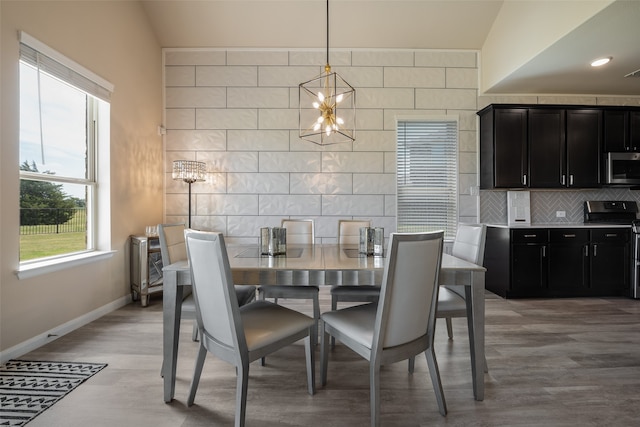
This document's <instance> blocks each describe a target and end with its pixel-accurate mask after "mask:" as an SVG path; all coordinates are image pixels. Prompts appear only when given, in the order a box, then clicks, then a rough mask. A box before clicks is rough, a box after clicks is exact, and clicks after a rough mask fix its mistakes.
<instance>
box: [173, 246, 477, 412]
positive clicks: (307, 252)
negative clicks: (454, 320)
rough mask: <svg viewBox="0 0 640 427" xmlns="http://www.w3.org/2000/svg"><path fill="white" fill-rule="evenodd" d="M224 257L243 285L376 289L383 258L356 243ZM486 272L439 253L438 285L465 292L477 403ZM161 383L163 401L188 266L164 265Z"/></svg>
mask: <svg viewBox="0 0 640 427" xmlns="http://www.w3.org/2000/svg"><path fill="white" fill-rule="evenodd" d="M227 255H228V258H229V265H230V267H231V273H232V275H233V280H234V283H235V284H242V285H262V286H266V285H276V284H277V285H318V286H334V285H376V286H380V285H381V283H382V277H383V273H384V265H385V259H386V258H385V257H384V255H383V256H367V255H365V254H361V253H360V252H359V249H358V245H338V244H313V245H287V250H286V254H284V255H278V256H269V255H263V254H262V253H261V251H260V247H259V246H258V245H257V244H256V245H250V244H228V245H227ZM485 271H486V270H485V268H484V267H482V266H480V265H476V264H473V263H471V262H468V261H465V260H463V259H460V258H456V257H454V256H452V255H449V254H446V253H443V255H442V263H441V267H440V275H439V283H440V285H462V286H464V289H465V299H466V304H467V318H468V319H470V320H471V321H470V322H468V323H469V327H470V328H471V329H472V330H470V331H469V340H470V343H469V344H470V345H469V347H470V351H471V371H472V378H473V395H474V398H475V400H479V401H481V400H483V399H484V367H485V350H484V328H485V326H484V325H485V319H484V318H485V303H484V297H485V296H484V293H485V286H484V280H485ZM163 274H164V278H163V279H164V283H163V301H162V307H163V308H162V312H163V315H162V316H163V362H164V363H163V366H164V368H163V372H162V375H163V381H164V401H165V402H167V403H168V402H171V401H172V400H173V397H174V393H175V382H176V364H177V359H178V343H179V339H178V338H179V335H180V320H181V301H182V299H183V289H184V285H187V284H190V283H191V278H190V271H189V264H188V262H187V261H179V262H176V263H174V264H170V265H167V266H164V267H163Z"/></svg>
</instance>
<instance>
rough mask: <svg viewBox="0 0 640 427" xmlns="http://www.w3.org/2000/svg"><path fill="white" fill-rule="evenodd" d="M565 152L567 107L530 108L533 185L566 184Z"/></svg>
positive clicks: (554, 186)
mask: <svg viewBox="0 0 640 427" xmlns="http://www.w3.org/2000/svg"><path fill="white" fill-rule="evenodd" d="M565 153H566V150H565V111H564V110H561V109H535V108H532V109H530V110H529V177H530V179H529V187H531V188H558V187H564V186H565V185H566V171H565V168H566V167H565V165H566V163H565V162H566V160H565ZM563 177H564V178H563Z"/></svg>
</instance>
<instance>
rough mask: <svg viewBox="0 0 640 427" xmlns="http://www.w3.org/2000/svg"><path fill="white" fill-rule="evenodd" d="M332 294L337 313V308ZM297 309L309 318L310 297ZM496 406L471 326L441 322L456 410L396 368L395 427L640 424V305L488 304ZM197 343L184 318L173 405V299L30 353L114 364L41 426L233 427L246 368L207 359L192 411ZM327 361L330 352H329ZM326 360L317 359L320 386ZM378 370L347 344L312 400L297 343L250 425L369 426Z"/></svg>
mask: <svg viewBox="0 0 640 427" xmlns="http://www.w3.org/2000/svg"><path fill="white" fill-rule="evenodd" d="M328 302H329V300H328V295H327V292H326V289H324V288H323V289H322V292H321V304H322V308H323V311H324V310H326V309H328V306H329V303H328ZM284 304H285V305H289V306H290V307H293V308H296V309H300V310H301V311H309V310H308V308H307V307H306V305H304V303H301V302H294V301H285V302H284ZM486 322H487V326H486V349H487V360H488V364H489V373H488V374H485V384H486V391H485V399H484V401H482V402H477V401H475V400H474V399H473V392H472V388H471V366H470V362H469V342H468V338H467V328H466V320H465V319H454V340H453V341H450V340H448V338H447V335H446V329H445V325H444V322H443V321H439V322H438V325H437V328H436V329H437V337H436V346H435V348H436V355H437V360H438V363H439V365H440V373H441V375H442V381H443V386H444V392H445V396H446V400H447V405H448V409H449V413H448V415H447V416H446V417H442V416H441V415H440V414H439V413H438V409H437V405H436V402H435V398H434V393H433V389H432V387H431V381H430V380H429V375H428V370H427V364H426V361H425V359H424V358H419V359H417V360H416V371H415V373H414V374H413V375H409V374H408V372H407V364H406V363H405V362H403V363H397V364H394V365H390V366H386V367H384V368H383V371H382V376H381V378H382V393H381V399H382V403H381V415H382V425H383V426H427V425H428V426H443V425H447V426H572V427H573V426H637V425H640V300H632V299H627V298H610V299H608V298H589V299H586V298H585V299H554V300H544V299H526V300H504V299H502V298H498V297H496V296H495V295H493V294H487V299H486ZM196 348H197V344H196V343H194V342H192V341H191V323H190V322H189V321H183V326H182V328H181V338H180V353H179V359H178V374H177V377H178V378H177V383H176V398H175V400H174V401H173V402H171V403H170V404H166V403H164V402H163V398H162V396H163V393H162V378H161V377H160V366H161V363H162V357H161V352H162V299H161V296H154V297H153V298H152V300H151V303H150V305H149V306H148V307H146V308H142V307H140V305H139V303H133V304H130V305H128V306H126V307H124V308H122V309H119V310H117V311H115V312H113V313H111V314H109V315H107V316H104V317H103V318H101V319H99V320H97V321H95V322H92V323H91V324H89V325H87V326H85V327H83V328H81V329H79V330H77V331H74V332H73V333H70V334H68V335H66V336H64V337H61V338H59V339H57V340H56V341H54V342H52V343H49V344H48V345H46V346H43V347H41V348H40V349H38V350H36V351H33V352H31V353H29V354H27V355H24V356H23V357H21V359H31V360H59V361H78V362H104V363H108V364H109V366H108V367H107V368H105V369H104V370H103V371H101V372H100V373H98V374H97V375H95V376H94V377H93V378H91V379H89V380H88V381H87V382H86V383H85V384H83V385H81V386H80V387H79V388H77V389H76V390H74V391H72V392H71V393H70V394H69V395H67V396H66V397H65V398H63V399H62V400H61V401H59V402H58V403H56V404H55V405H54V406H53V407H52V408H50V409H48V410H47V411H45V412H44V413H43V414H41V415H39V416H38V417H37V418H35V419H34V420H33V421H32V422H31V423H30V424H28V427H40V426H43V427H44V426H46V427H56V426H61V427H62V426H64V427H87V426H91V427H102V426H105V427H106V426H109V427H111V426H139V427H146V426H153V427H163V426H181V427H196V426H227V425H233V419H234V418H233V417H234V408H235V386H236V381H235V371H234V369H233V368H231V367H230V366H229V365H227V364H225V363H223V362H221V361H219V360H217V359H216V358H215V357H213V356H212V355H209V356H208V357H207V360H206V362H205V367H204V371H203V374H202V378H201V381H200V387H199V389H198V394H197V395H196V401H195V405H194V406H192V407H187V406H186V397H187V390H188V386H189V381H190V378H191V375H192V369H193V361H194V359H195V353H196ZM316 354H317V355H318V356H319V347H318V351H317V353H316ZM319 366H320V365H319V360H318V361H317V364H316V369H317V378H318V379H319V372H320V368H319ZM367 369H368V367H367V363H366V362H365V361H364V360H363V359H360V358H359V357H358V356H356V355H355V353H352V352H351V351H349V350H348V349H346V348H345V347H344V346H341V345H339V344H338V345H337V346H336V348H335V349H334V350H333V352H332V353H331V355H330V359H329V377H328V384H327V386H326V387H324V388H322V387H320V382H319V381H318V390H317V393H316V395H315V396H309V395H308V394H307V392H306V379H305V365H304V347H303V345H302V343H301V342H300V343H297V344H295V345H293V346H290V347H288V348H286V349H283V350H281V351H279V352H277V353H274V354H273V355H271V356H269V357H268V358H267V366H264V367H262V366H260V363H259V362H254V363H253V364H252V365H251V371H250V378H249V397H248V404H247V419H246V420H247V425H248V426H266V427H271V426H273V427H275V426H367V425H369V422H370V418H369V379H368V370H367Z"/></svg>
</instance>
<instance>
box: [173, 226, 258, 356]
mask: <svg viewBox="0 0 640 427" xmlns="http://www.w3.org/2000/svg"><path fill="white" fill-rule="evenodd" d="M185 240H186V246H187V254H188V259H189V267H190V269H191V279H192V285H193V293H194V296H195V301H196V319H197V321H198V328H199V330H201V331H202V339H203V340H206V347H207V348H208V349H209V350H210V351H214V352H215V350H214V349H213V348H212V346H215V347H218V350H226V351H229V352H232V353H236V354H237V353H238V352H242V350H246V346H247V344H246V340H245V337H244V332H243V329H242V320H241V318H240V308H239V306H238V299H237V298H236V294H235V290H234V288H233V279H232V276H231V268H230V267H229V258H228V256H227V249H226V246H225V243H224V237H223V236H222V233H217V232H206V231H195V230H187V231H186V232H185ZM238 331H241V332H242V333H238ZM243 353H244V352H243Z"/></svg>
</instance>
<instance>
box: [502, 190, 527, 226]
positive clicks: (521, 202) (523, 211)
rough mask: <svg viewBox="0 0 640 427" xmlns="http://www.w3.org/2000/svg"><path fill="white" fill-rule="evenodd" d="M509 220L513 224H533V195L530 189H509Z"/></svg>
mask: <svg viewBox="0 0 640 427" xmlns="http://www.w3.org/2000/svg"><path fill="white" fill-rule="evenodd" d="M507 220H508V221H509V225H512V224H531V197H530V194H529V192H528V191H507Z"/></svg>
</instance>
